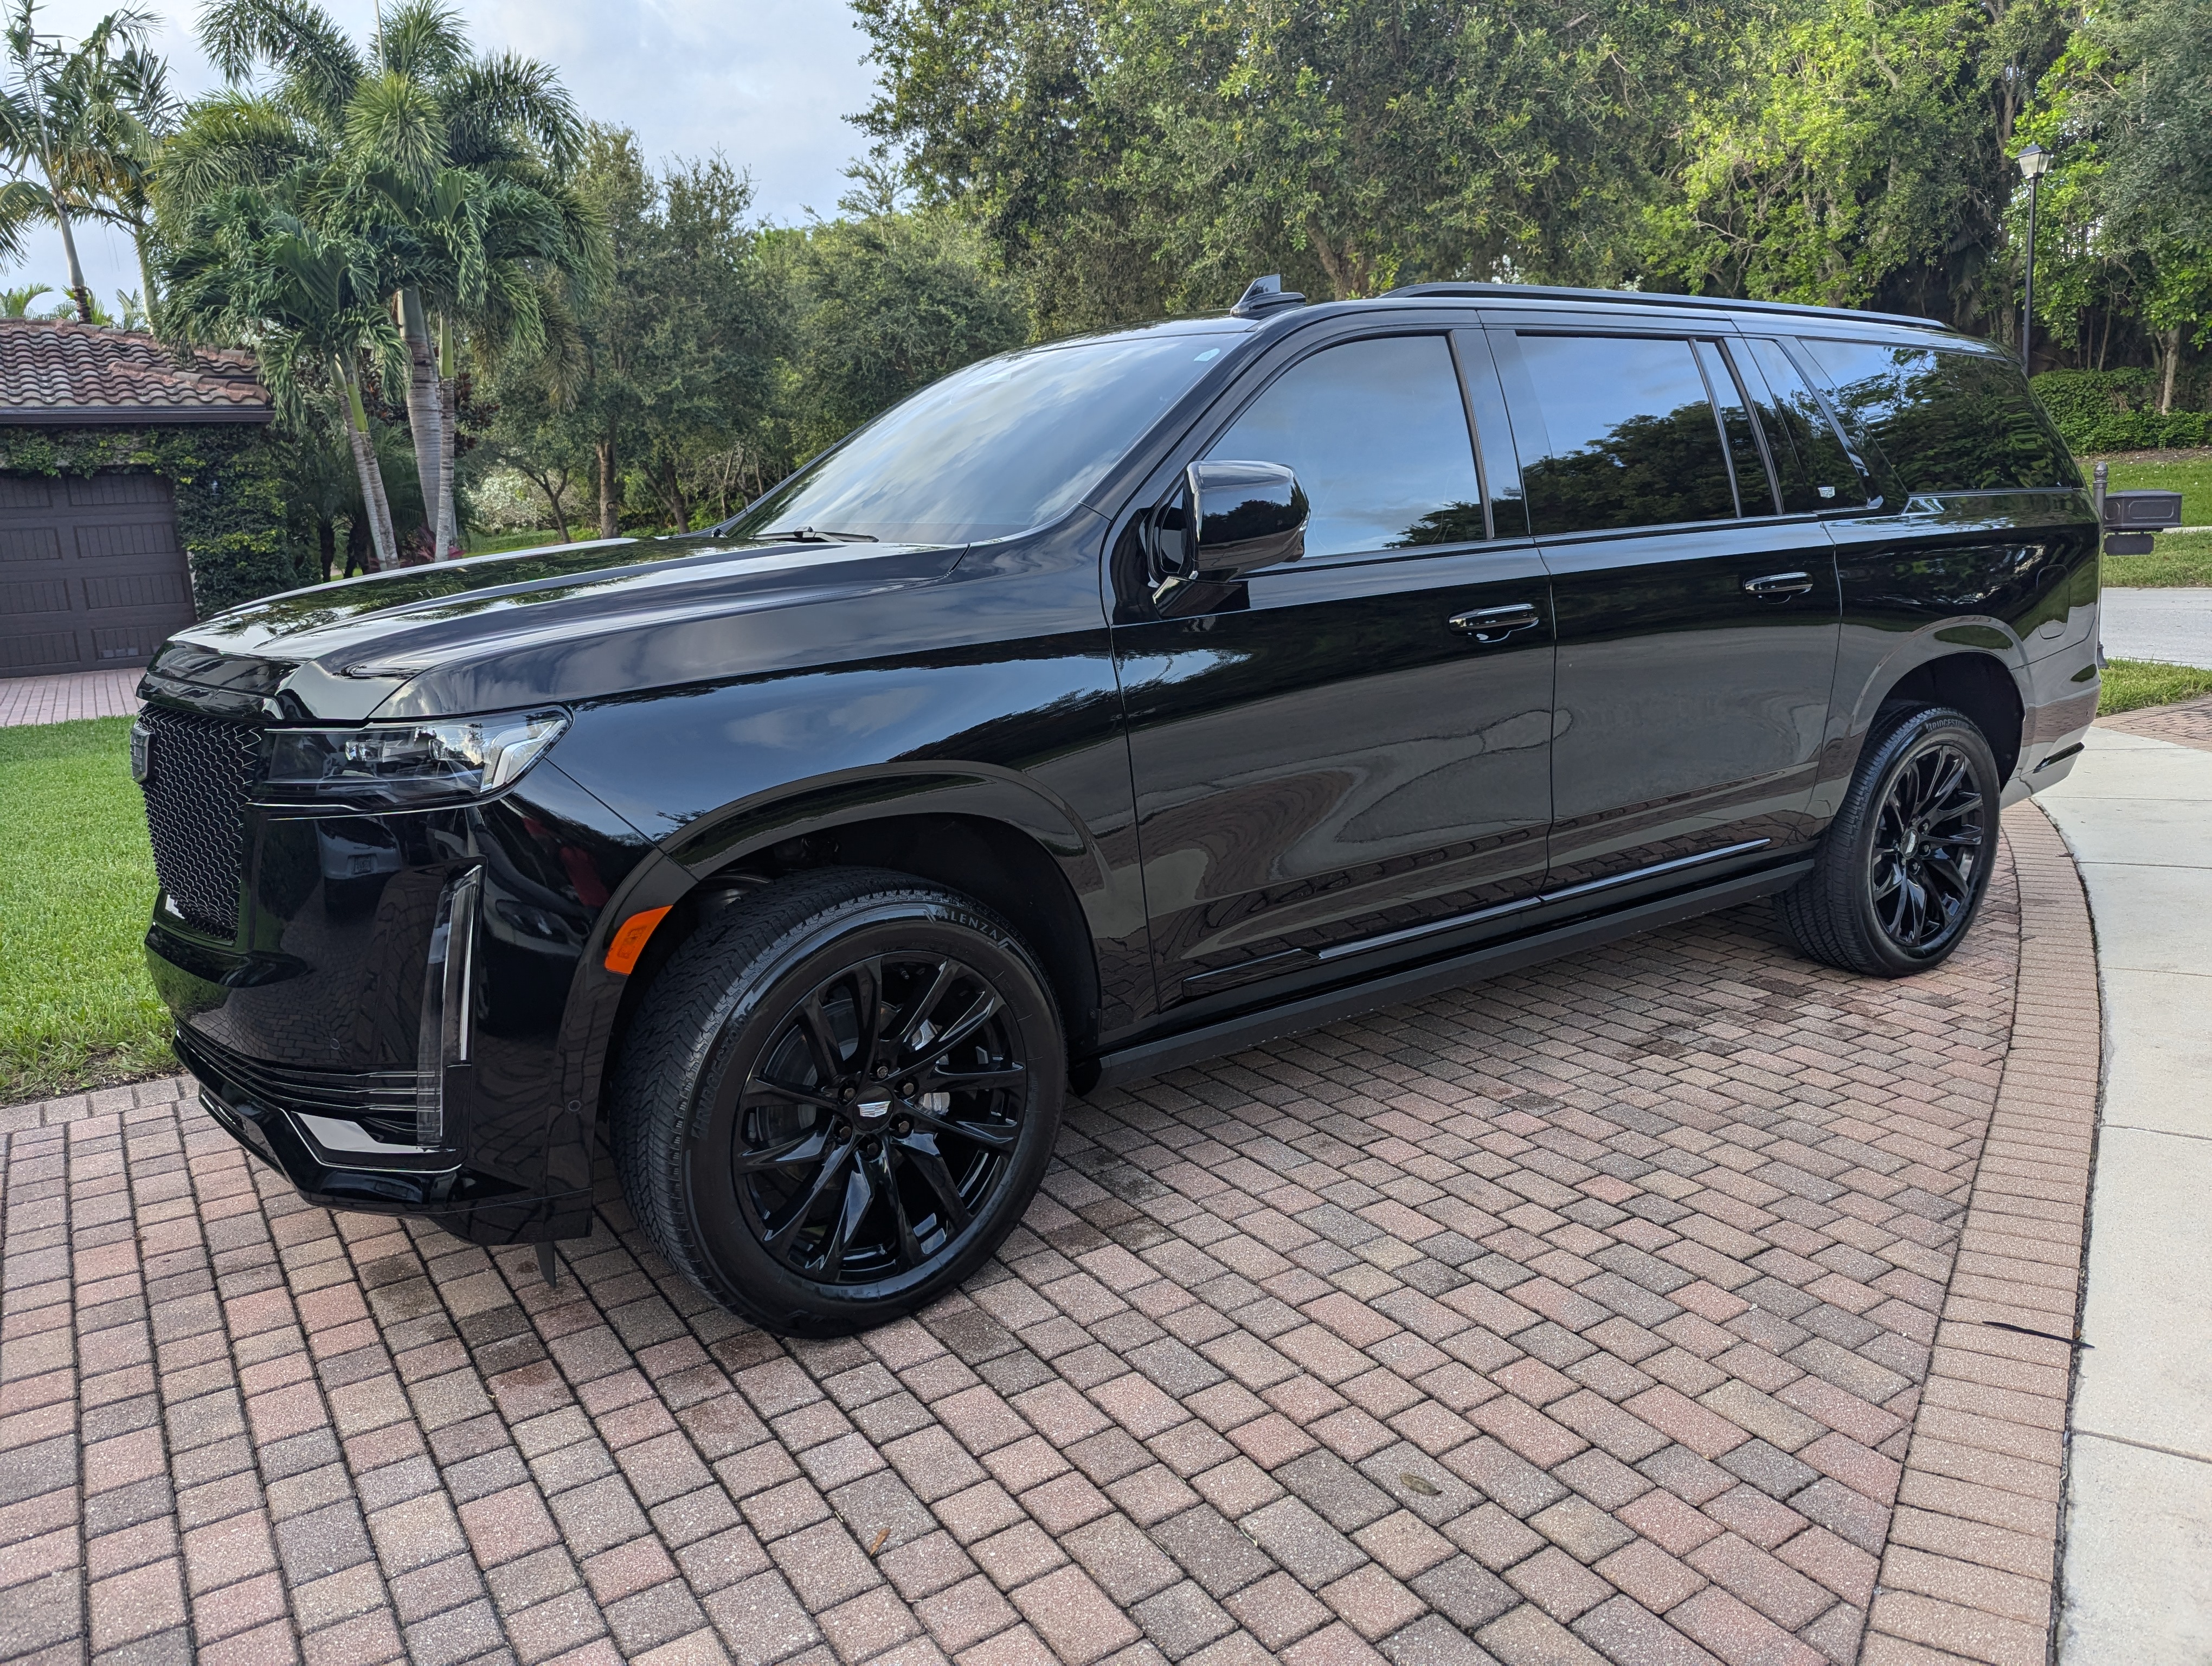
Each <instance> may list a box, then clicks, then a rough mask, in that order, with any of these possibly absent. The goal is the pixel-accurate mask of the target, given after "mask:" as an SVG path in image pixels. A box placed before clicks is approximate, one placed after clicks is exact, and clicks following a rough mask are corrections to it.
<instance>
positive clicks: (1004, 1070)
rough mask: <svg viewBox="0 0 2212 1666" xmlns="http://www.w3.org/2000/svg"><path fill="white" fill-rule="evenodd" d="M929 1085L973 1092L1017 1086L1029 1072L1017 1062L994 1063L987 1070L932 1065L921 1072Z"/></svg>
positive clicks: (954, 1091)
mask: <svg viewBox="0 0 2212 1666" xmlns="http://www.w3.org/2000/svg"><path fill="white" fill-rule="evenodd" d="M923 1079H924V1081H925V1082H926V1083H927V1085H928V1086H930V1087H935V1088H942V1089H943V1090H944V1091H946V1092H947V1093H974V1092H982V1091H991V1090H995V1089H998V1088H1002V1087H1019V1086H1020V1085H1022V1084H1023V1083H1024V1082H1025V1081H1027V1080H1028V1079H1029V1072H1028V1071H1027V1070H1025V1069H1024V1068H1023V1067H1021V1066H1020V1065H1018V1064H1004V1065H994V1066H992V1067H990V1068H988V1069H987V1070H947V1069H945V1068H944V1067H942V1066H933V1067H931V1068H930V1069H929V1070H927V1071H926V1072H924V1073H923Z"/></svg>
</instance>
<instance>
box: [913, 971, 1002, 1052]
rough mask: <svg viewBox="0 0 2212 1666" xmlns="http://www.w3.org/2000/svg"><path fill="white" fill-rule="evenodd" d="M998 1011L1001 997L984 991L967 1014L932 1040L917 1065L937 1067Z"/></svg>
mask: <svg viewBox="0 0 2212 1666" xmlns="http://www.w3.org/2000/svg"><path fill="white" fill-rule="evenodd" d="M998 1010H999V997H998V996H997V995H996V994H993V993H992V992H991V991H990V990H988V989H986V990H984V991H983V993H982V994H979V995H977V996H976V997H975V1001H974V1003H973V1004H972V1005H971V1006H969V1008H968V1010H967V1011H966V1012H963V1013H962V1014H961V1015H960V1016H959V1017H958V1018H955V1019H954V1020H953V1021H952V1022H951V1024H950V1025H947V1026H946V1027H945V1029H943V1030H942V1031H939V1032H938V1033H937V1034H936V1035H935V1036H933V1037H931V1038H930V1040H929V1042H928V1044H927V1045H928V1050H927V1052H925V1053H923V1054H922V1055H920V1056H919V1057H917V1058H916V1059H915V1061H914V1062H915V1064H916V1065H918V1066H920V1067H923V1068H925V1069H927V1068H930V1067H935V1066H936V1065H937V1064H938V1061H939V1060H941V1059H943V1058H944V1057H945V1055H946V1054H948V1053H950V1052H951V1051H952V1049H954V1048H956V1047H957V1046H959V1045H960V1044H961V1043H963V1042H964V1041H966V1040H968V1039H969V1037H971V1036H973V1035H974V1034H975V1032H976V1031H978V1030H981V1028H982V1027H983V1026H984V1025H985V1024H987V1023H988V1022H989V1021H990V1018H991V1015H992V1014H993V1013H994V1012H997V1011H998Z"/></svg>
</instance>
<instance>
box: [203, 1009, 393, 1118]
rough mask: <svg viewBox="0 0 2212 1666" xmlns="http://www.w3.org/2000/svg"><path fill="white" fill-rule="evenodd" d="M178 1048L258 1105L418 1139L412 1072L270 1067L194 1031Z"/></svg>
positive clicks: (288, 1066) (287, 1066) (272, 1065)
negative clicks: (336, 1119)
mask: <svg viewBox="0 0 2212 1666" xmlns="http://www.w3.org/2000/svg"><path fill="white" fill-rule="evenodd" d="M177 1050H178V1051H179V1053H181V1054H183V1055H185V1063H187V1064H201V1065H204V1066H205V1067H207V1068H208V1069H209V1070H210V1072H211V1073H213V1074H215V1075H216V1076H219V1077H221V1078H222V1080H223V1081H224V1082H225V1083H227V1084H228V1085H229V1086H230V1087H231V1088H232V1089H233V1090H234V1091H236V1092H238V1093H240V1094H243V1095H244V1096H245V1097H247V1098H249V1099H251V1100H252V1101H253V1102H254V1103H255V1104H260V1105H264V1106H267V1107H268V1108H270V1109H271V1110H304V1111H306V1112H307V1113H308V1114H309V1115H310V1116H343V1117H345V1118H346V1119H347V1120H349V1121H350V1122H359V1123H362V1125H363V1126H365V1127H367V1128H369V1129H371V1130H372V1131H374V1133H375V1134H378V1135H380V1137H382V1138H384V1139H386V1140H392V1141H394V1142H396V1143H400V1144H410V1143H412V1141H413V1140H414V1138H415V1104H416V1093H417V1091H418V1088H419V1085H420V1082H421V1078H420V1077H419V1076H418V1075H417V1074H416V1073H415V1072H414V1071H412V1070H343V1071H341V1070H311V1069H307V1068H305V1067H301V1066H298V1065H283V1064H266V1063H264V1062H263V1061H260V1060H258V1059H249V1058H246V1057H245V1056H244V1055H241V1054H238V1053H234V1052H232V1051H231V1050H230V1049H228V1048H227V1047H221V1046H218V1045H216V1043H214V1042H211V1041H210V1040H208V1039H207V1037H204V1036H203V1035H200V1034H199V1033H197V1031H190V1030H188V1031H185V1032H184V1033H183V1034H182V1035H180V1036H179V1037H178V1038H177Z"/></svg>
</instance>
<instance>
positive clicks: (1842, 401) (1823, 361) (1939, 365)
mask: <svg viewBox="0 0 2212 1666" xmlns="http://www.w3.org/2000/svg"><path fill="white" fill-rule="evenodd" d="M1803 345H1804V348H1805V350H1806V351H1807V352H1808V354H1809V355H1811V356H1812V358H1813V361H1814V363H1816V364H1817V365H1819V367H1820V368H1821V369H1822V370H1823V371H1825V372H1826V374H1827V375H1828V377H1829V379H1830V380H1831V381H1832V382H1833V384H1834V386H1835V393H1836V402H1837V404H1838V407H1839V408H1840V410H1841V411H1842V413H1843V416H1844V421H1845V422H1847V423H1852V424H1855V425H1856V426H1857V428H1858V429H1859V430H1860V431H1861V432H1862V433H1863V434H1864V435H1866V436H1867V437H1868V438H1869V440H1871V441H1873V442H1874V443H1875V445H1877V446H1880V447H1881V450H1882V453H1883V455H1884V456H1885V457H1887V459H1888V460H1889V463H1890V465H1891V466H1892V467H1893V468H1894V469H1895V470H1896V471H1897V473H1898V477H1899V480H1900V482H1901V483H1903V485H1904V487H1905V490H1906V491H1908V492H1972V491H2003V490H2007V489H2019V488H2030V489H2033V488H2035V487H2064V486H2078V485H2079V484H2081V475H2080V472H2079V471H2077V470H2076V469H2075V466H2074V460H2073V459H2072V458H2071V457H2070V456H2069V455H2068V454H2067V452H2066V448H2065V447H2064V446H2063V445H2062V444H2061V443H2060V442H2059V440H2058V436H2057V435H2056V434H2054V433H2053V432H2052V431H2051V425H2050V424H2049V423H2047V422H2045V420H2044V417H2043V413H2042V412H2041V411H2040V410H2038V409H2037V408H2036V404H2035V398H2034V396H2033V394H2031V393H2030V392H2028V391H2027V379H2026V378H2025V377H2023V376H2022V375H2021V372H2020V367H2019V366H2018V365H2015V364H2014V363H2013V362H2011V361H2010V360H2009V359H2003V358H1999V357H1998V356H1996V355H1995V354H1992V353H1978V352H1972V351H1960V350H1955V349H1951V350H1936V349H1934V348H1928V347H1891V346H1884V345H1881V344H1877V343H1875V342H1858V341H1827V340H1813V339H1808V340H1807V341H1805V342H1804V344H1803Z"/></svg>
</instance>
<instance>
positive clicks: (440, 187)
mask: <svg viewBox="0 0 2212 1666" xmlns="http://www.w3.org/2000/svg"><path fill="white" fill-rule="evenodd" d="M200 40H201V42H202V45H203V46H204V47H205V48H206V50H207V52H208V55H209V57H210V58H211V59H213V60H214V62H215V63H216V65H217V66H218V67H219V68H220V69H221V70H222V71H223V73H224V74H225V75H226V76H228V77H229V78H230V79H231V80H232V81H233V82H241V81H243V80H245V79H246V77H247V76H249V75H250V74H251V73H252V70H253V69H254V67H255V66H256V65H257V64H267V65H269V66H270V68H272V69H274V70H276V72H277V75H278V77H279V83H278V86H277V88H276V92H275V93H274V94H272V95H270V97H269V98H268V99H267V100H265V102H266V104H267V106H268V108H267V110H266V111H265V112H262V113H258V114H253V115H248V114H247V113H246V106H248V105H250V104H252V103H254V102H256V100H248V99H245V98H242V97H240V95H236V94H234V95H232V100H231V103H230V105H229V106H228V114H229V116H230V118H231V119H232V122H233V125H234V126H235V127H236V128H237V129H238V137H240V140H241V142H242V143H244V144H245V146H246V148H247V149H252V150H258V151H265V149H266V148H267V146H268V145H269V143H270V141H271V140H272V138H274V137H276V136H277V134H278V132H279V130H284V129H287V128H289V134H287V135H286V137H285V142H286V143H303V144H306V145H307V146H309V147H310V148H312V149H314V150H315V151H317V152H318V153H319V156H318V159H317V161H316V162H315V164H314V166H315V167H316V169H317V172H318V173H319V176H320V177H319V180H318V183H317V185H316V187H315V189H314V191H313V192H312V193H310V198H303V201H304V200H309V199H311V200H312V202H313V212H314V214H315V216H316V217H317V218H318V220H319V222H323V223H325V224H326V225H327V226H328V227H329V228H331V230H332V231H333V232H334V233H341V234H344V235H347V236H351V237H356V238H359V239H362V240H364V241H365V242H366V243H367V244H368V245H369V246H372V247H373V248H374V249H375V250H376V252H377V256H378V259H379V262H380V270H381V271H382V273H383V276H384V280H385V282H386V287H387V292H388V293H390V294H391V295H392V306H393V312H394V316H395V318H396V320H397V325H398V331H399V332H400V336H401V338H402V340H403V341H404V344H405V348H406V356H407V357H406V362H407V373H408V374H407V394H406V398H407V415H408V426H409V429H410V432H411V433H412V435H413V436H414V440H415V450H416V468H417V470H418V471H419V473H420V475H421V477H422V483H423V489H424V497H425V501H426V502H427V503H428V504H429V505H431V506H433V507H432V508H431V509H430V512H429V513H430V518H431V520H432V521H433V525H432V526H431V529H430V530H431V532H432V536H433V547H434V549H435V550H436V552H437V553H438V554H439V556H441V557H442V556H446V555H449V554H453V553H457V552H458V550H459V536H458V533H459V527H458V523H457V520H456V516H455V514H454V507H453V439H452V433H451V430H452V427H453V368H454V366H453V358H454V347H455V339H454V338H455V333H456V330H457V329H462V330H466V331H469V332H470V334H471V337H473V339H474V340H475V342H476V344H477V348H478V350H479V351H480V352H483V353H492V352H496V351H498V350H501V349H503V348H506V347H508V346H510V345H514V346H520V347H522V348H525V349H527V350H532V351H536V350H539V349H541V348H542V346H543V345H544V342H545V341H546V340H547V339H548V330H547V325H546V319H545V312H546V307H547V303H548V301H549V299H550V301H551V302H552V303H553V304H554V305H556V307H557V306H558V305H559V304H561V297H562V295H563V294H564V292H567V293H574V294H578V295H580V293H581V292H582V291H583V290H585V289H588V287H589V286H590V284H591V283H592V282H593V281H594V279H595V278H596V277H597V276H598V274H599V272H600V271H601V270H603V267H604V261H603V259H602V258H600V257H599V254H598V250H599V247H600V246H601V243H602V242H603V239H601V238H600V237H599V235H598V234H597V228H596V226H595V224H594V222H592V216H590V215H589V213H588V212H587V211H586V210H585V208H584V207H583V205H582V204H580V202H579V201H578V200H577V199H576V198H574V195H573V193H571V192H568V189H567V187H566V185H564V184H563V182H562V176H563V174H564V173H565V172H566V171H567V170H568V168H570V167H572V166H573V164H574V158H575V155H576V151H577V147H578V143H579V140H580V134H581V125H580V121H579V120H578V118H577V115H576V112H575V109H574V105H573V104H572V103H571V102H570V100H569V98H568V94H567V93H566V92H565V91H564V90H562V87H561V85H560V82H559V80H558V78H557V77H556V76H555V75H554V73H553V71H552V70H550V69H548V68H546V67H545V66H544V65H543V64H538V63H536V62H534V61H532V60H529V59H526V58H518V57H515V56H513V55H512V54H503V55H495V56H490V57H483V58H477V57H474V56H472V55H471V51H470V46H469V42H468V39H467V36H466V33H465V31H464V30H463V28H462V26H461V21H460V18H459V14H458V13H456V12H453V11H452V10H449V9H447V8H445V7H444V6H441V5H440V4H438V3H436V0H404V3H402V4H401V5H400V6H398V8H397V9H395V10H393V11H392V12H390V13H388V14H386V15H383V16H382V17H381V18H380V27H379V29H378V32H377V34H376V37H375V39H374V41H373V42H372V43H371V46H370V48H369V50H368V51H367V52H363V51H362V49H361V48H359V47H357V46H356V45H355V44H354V42H353V41H352V40H350V39H349V37H348V36H347V35H346V34H345V33H344V32H343V30H342V29H341V28H340V27H338V26H337V23H336V21H334V20H333V19H331V16H330V15H328V14H327V13H326V12H325V11H324V10H323V9H321V8H320V7H319V5H317V4H316V3H315V0H214V3H212V4H211V5H210V6H209V8H208V9H207V10H206V11H205V12H204V13H203V15H202V17H201V21H200ZM301 160H302V161H304V160H305V159H304V158H302V159H301ZM162 172H163V178H164V181H165V189H167V188H168V182H170V181H172V180H174V181H175V182H176V183H175V189H176V190H177V191H178V192H179V194H180V195H189V194H190V192H191V185H190V184H189V181H190V180H191V179H192V178H193V177H195V176H196V175H200V174H207V175H213V174H222V175H224V176H227V179H228V181H234V180H236V179H238V178H239V177H240V169H239V167H237V166H236V164H235V162H234V161H228V160H226V159H223V158H221V157H218V156H216V155H215V154H213V147H211V146H210V145H208V144H205V143H203V144H202V145H201V146H200V148H199V149H198V151H197V154H196V155H192V156H191V157H189V158H185V157H182V156H179V157H178V158H176V159H174V160H173V161H172V160H165V161H164V163H163V169H162ZM263 177H266V176H265V175H264V176H263ZM554 333H555V334H556V336H557V334H558V331H555V332H554Z"/></svg>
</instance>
